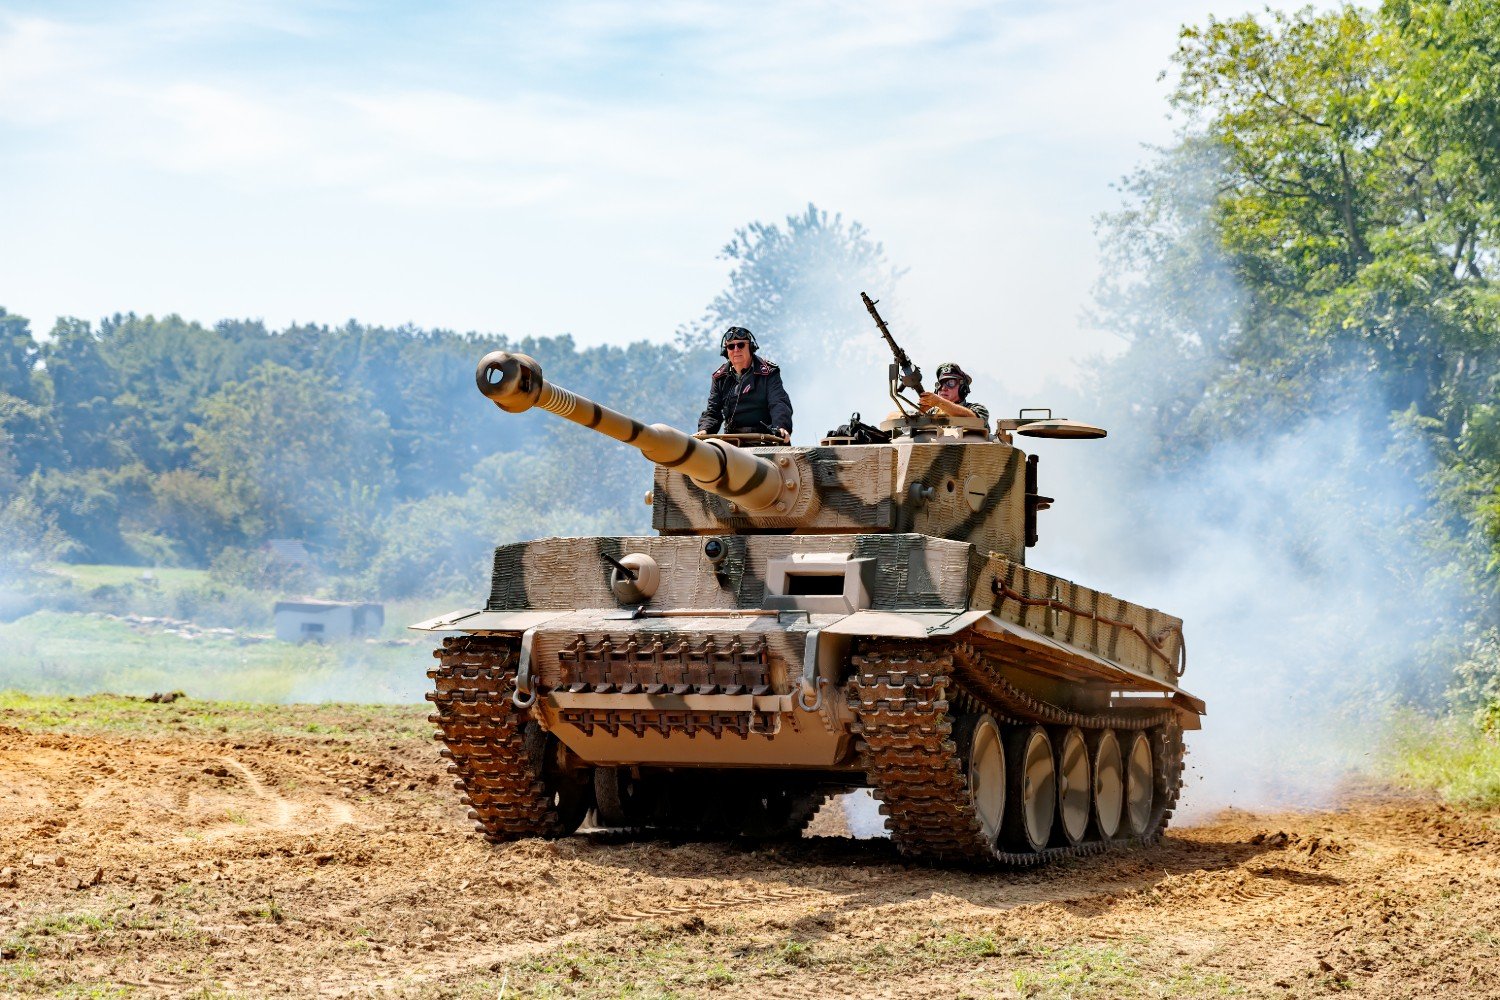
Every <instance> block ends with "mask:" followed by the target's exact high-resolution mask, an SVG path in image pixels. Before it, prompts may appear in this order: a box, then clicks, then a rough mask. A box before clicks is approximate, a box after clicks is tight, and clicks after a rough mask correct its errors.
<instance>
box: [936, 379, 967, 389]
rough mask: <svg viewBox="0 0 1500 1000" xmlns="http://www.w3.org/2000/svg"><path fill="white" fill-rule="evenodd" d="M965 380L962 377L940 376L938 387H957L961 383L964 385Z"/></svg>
mask: <svg viewBox="0 0 1500 1000" xmlns="http://www.w3.org/2000/svg"><path fill="white" fill-rule="evenodd" d="M963 381H964V380H963V379H961V378H955V377H951V376H950V377H948V378H940V379H938V384H937V387H938V388H939V389H956V388H958V387H959V386H960V385H963Z"/></svg>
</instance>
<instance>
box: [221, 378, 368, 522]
mask: <svg viewBox="0 0 1500 1000" xmlns="http://www.w3.org/2000/svg"><path fill="white" fill-rule="evenodd" d="M192 447H193V452H194V456H195V460H196V463H197V465H198V467H199V468H200V469H201V470H202V471H203V472H204V474H206V475H208V476H210V477H212V478H213V479H214V480H216V481H217V483H218V484H219V486H220V488H221V490H222V491H223V494H224V496H225V497H226V498H227V500H228V502H229V504H230V505H231V507H232V509H233V510H235V511H236V512H237V515H238V520H239V521H240V525H241V528H242V531H243V533H244V534H245V536H246V537H247V538H250V539H252V540H260V539H263V538H267V537H295V538H303V537H308V538H319V540H322V541H325V542H329V541H332V540H330V539H324V538H320V537H319V536H320V535H321V528H322V526H324V525H327V524H329V523H330V522H331V520H332V519H333V517H334V516H335V514H336V513H337V512H338V511H339V510H340V509H341V508H342V507H343V506H345V505H347V504H348V503H349V502H350V501H351V497H353V496H354V495H355V494H357V493H358V492H359V491H360V490H361V489H363V488H370V489H375V490H384V489H387V488H389V486H390V483H391V478H392V476H391V458H390V443H389V437H388V427H387V425H386V421H385V417H384V415H383V414H382V413H380V411H379V410H377V409H375V408H374V407H373V406H372V405H371V402H370V399H369V397H368V396H367V395H366V394H365V393H363V392H361V391H360V390H359V389H358V388H340V387H336V386H330V385H329V384H328V383H327V382H326V381H325V380H324V379H322V378H320V377H319V376H318V375H317V374H315V373H311V372H306V371H297V370H294V369H291V368H287V367H284V366H282V365H276V364H272V363H269V362H267V363H265V364H262V365H261V366H260V367H259V368H257V369H255V370H254V371H253V372H251V373H250V374H249V377H248V378H246V379H245V380H244V381H241V382H232V383H230V384H228V385H226V386H224V387H223V388H222V389H220V390H219V391H218V392H216V393H215V394H214V395H213V396H211V397H209V398H208V399H207V400H205V401H204V402H203V404H202V407H201V410H200V419H199V422H198V423H197V424H195V425H194V426H193V427H192Z"/></svg>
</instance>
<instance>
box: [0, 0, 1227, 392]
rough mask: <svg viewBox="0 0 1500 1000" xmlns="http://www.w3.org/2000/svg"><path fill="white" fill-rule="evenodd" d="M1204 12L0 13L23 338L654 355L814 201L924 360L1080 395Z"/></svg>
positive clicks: (1197, 5)
mask: <svg viewBox="0 0 1500 1000" xmlns="http://www.w3.org/2000/svg"><path fill="white" fill-rule="evenodd" d="M1210 9H1214V10H1215V12H1216V13H1217V14H1219V15H1221V16H1227V15H1233V14H1237V13H1240V12H1241V10H1242V8H1240V7H1228V8H1226V7H1223V6H1219V7H1217V8H1210V6H1209V5H1208V4H1206V3H1202V2H1187V0H1181V2H1179V0H1168V2H1162V3H1156V4H1140V3H1127V2H1112V0H1102V2H1081V0H1059V2H1056V3H1046V4H1043V3H992V4H977V3H923V4H911V3H883V2H878V0H872V2H867V3H858V4H855V3H836V4H814V3H793V2H780V0H772V2H767V3H762V4H754V5H752V4H741V5H732V4H710V3H698V2H690V0H684V2H669V3H660V4H649V5H647V4H618V3H556V4H535V5H519V4H502V3H484V4H480V3H473V4H465V3H424V4H394V3H386V4H361V3H352V2H350V3H317V2H299V3H282V2H271V0H267V2H256V0H243V2H238V3H222V4H208V3H170V2H169V3H129V2H125V3H66V2H64V3H56V2H53V3H17V2H6V0H0V199H3V200H0V206H3V216H0V217H3V220H4V222H3V228H0V232H3V237H0V305H3V306H4V307H6V308H7V309H9V310H10V311H12V312H18V313H21V314H23V315H26V316H28V317H30V318H31V320H32V322H33V327H34V328H36V329H38V330H46V329H47V328H49V327H50V326H51V324H52V321H53V319H54V318H55V317H56V316H58V315H61V314H67V315H74V316H79V317H82V318H85V319H97V318H98V317H99V316H101V315H105V314H108V313H112V312H115V311H130V310H133V311H136V312H139V313H155V314H157V315H162V314H166V313H171V312H176V313H180V314H182V315H183V316H185V317H188V318H191V319H197V320H201V321H203V322H205V323H211V322H213V321H215V320H217V319H221V318H227V317H250V318H262V319H264V320H265V321H266V322H267V323H269V324H271V325H273V326H280V325H283V324H285V323H288V322H290V321H293V320H296V321H301V322H319V323H340V322H342V321H344V320H345V319H349V318H357V319H360V320H362V321H366V322H371V323H383V324H399V323H405V322H411V323H415V324H418V325H421V326H444V327H450V328H457V329H461V330H467V329H480V330H492V331H499V332H505V333H511V334H516V335H525V334H553V333H563V332H571V333H572V334H574V336H576V337H577V338H578V340H579V341H580V342H582V343H585V344H593V343H601V342H625V341H629V340H634V339H639V338H642V337H647V338H653V339H660V338H664V337H667V336H670V334H671V332H672V331H673V329H674V328H675V327H676V326H677V325H678V324H679V323H682V322H684V321H686V320H688V319H691V318H692V317H694V316H697V315H698V314H700V312H701V310H702V308H703V306H704V305H706V304H707V302H708V301H709V300H710V299H711V298H712V297H713V295H714V294H715V293H716V292H717V291H718V290H719V288H720V287H721V286H722V283H723V279H724V275H725V274H726V272H727V265H726V264H725V263H724V262H722V261H719V260H717V259H716V253H717V251H718V249H719V247H720V246H721V245H722V244H723V243H724V242H726V241H727V239H728V238H729V236H730V235H731V233H732V232H733V230H734V229H735V228H736V227H738V226H742V225H744V224H746V223H748V222H750V221H752V220H775V219H780V218H782V217H784V216H785V215H786V214H788V213H792V212H796V211H798V210H799V209H801V208H802V207H803V206H805V205H806V204H807V203H808V202H810V201H811V202H815V203H817V204H818V205H819V206H820V207H822V208H826V209H829V210H832V211H838V212H842V213H843V214H844V215H845V217H847V218H852V219H857V220H859V221H861V222H863V223H864V224H865V225H866V226H867V227H868V228H869V229H870V230H871V231H872V232H873V234H874V235H875V236H876V237H877V238H879V239H881V240H882V241H884V243H885V245H886V248H887V252H888V254H889V256H890V258H891V260H892V261H893V262H894V263H895V264H897V265H899V266H902V267H905V268H907V269H908V272H907V275H906V277H905V278H904V279H903V281H902V284H901V286H900V288H899V290H898V294H897V295H896V296H895V297H894V298H895V299H897V300H899V301H898V302H894V303H893V305H894V308H895V310H896V314H897V315H899V316H900V318H901V320H902V328H903V330H905V331H906V333H907V335H908V336H909V337H910V338H911V343H910V344H909V345H908V346H910V347H914V348H915V349H917V350H918V351H922V352H924V353H925V352H927V351H933V352H940V353H943V354H944V355H945V356H946V355H948V354H954V353H961V354H963V355H964V356H966V357H971V358H974V359H975V367H976V368H977V369H979V374H980V375H981V377H982V378H986V379H987V380H989V381H991V382H992V383H995V384H997V385H998V386H1001V387H1006V388H1024V387H1025V386H1028V385H1035V384H1036V383H1037V382H1039V381H1040V380H1041V379H1042V378H1045V377H1049V376H1057V377H1064V378H1066V377H1067V372H1068V371H1069V367H1070V365H1072V364H1074V363H1075V362H1076V361H1077V360H1078V359H1081V358H1085V357H1087V356H1088V355H1090V354H1092V353H1094V352H1097V351H1101V350H1109V349H1111V348H1112V347H1113V346H1114V341H1113V338H1112V337H1110V336H1109V335H1108V334H1106V333H1102V332H1100V331H1098V330H1094V329H1091V328H1090V326H1089V324H1088V323H1087V322H1086V321H1085V320H1084V319H1083V318H1082V312H1083V309H1084V308H1085V306H1086V304H1087V298H1088V294H1089V289H1090V287H1091V285H1092V284H1093V282H1094V280H1095V278H1096V277H1097V263H1096V258H1097V254H1096V247H1095V240H1094V236H1093V232H1092V219H1093V218H1094V217H1095V216H1096V215H1097V214H1098V213H1099V212H1100V211H1103V210H1106V209H1109V208H1112V207H1114V206H1115V205H1116V204H1117V201H1118V196H1117V194H1116V193H1115V192H1113V191H1112V190H1111V188H1110V184H1111V182H1113V181H1115V180H1117V179H1118V178H1119V177H1120V176H1121V175H1122V174H1124V173H1126V172H1127V171H1129V170H1130V169H1131V168H1132V167H1133V166H1134V165H1136V164H1137V163H1138V162H1140V161H1141V160H1142V158H1143V157H1144V155H1145V154H1144V152H1143V150H1142V144H1143V143H1153V142H1157V143H1159V142H1164V141H1167V140H1169V139H1170V137H1171V133H1172V125H1171V123H1170V122H1169V121H1168V120H1167V118H1166V105H1165V99H1164V98H1165V94H1166V90H1167V84H1166V83H1165V82H1163V81H1161V80H1160V79H1159V78H1158V77H1159V74H1160V72H1161V71H1162V70H1163V69H1165V68H1167V66H1168V59H1169V56H1170V53H1171V52H1172V50H1173V48H1174V46H1175V38H1176V31H1177V28H1178V26H1179V25H1180V24H1181V23H1183V22H1200V21H1202V20H1204V19H1205V18H1206V17H1207V14H1208V12H1209V10H1210ZM856 291H857V290H856ZM872 293H874V290H872ZM851 298H852V300H853V307H854V308H857V307H858V300H857V298H853V292H851ZM888 301H890V299H888ZM766 333H767V334H768V335H769V336H768V338H767V339H770V340H772V341H774V331H766ZM953 344H957V345H961V349H960V350H959V351H954V350H951V349H949V345H953Z"/></svg>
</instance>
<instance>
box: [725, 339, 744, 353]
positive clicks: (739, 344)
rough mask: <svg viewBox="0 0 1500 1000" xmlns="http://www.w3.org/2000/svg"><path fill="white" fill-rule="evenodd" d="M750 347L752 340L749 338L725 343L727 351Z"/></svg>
mask: <svg viewBox="0 0 1500 1000" xmlns="http://www.w3.org/2000/svg"><path fill="white" fill-rule="evenodd" d="M749 347H750V341H748V340H731V341H730V342H729V343H727V344H725V345H724V349H725V350H727V351H743V350H747V349H749Z"/></svg>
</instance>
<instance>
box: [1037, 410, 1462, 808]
mask: <svg viewBox="0 0 1500 1000" xmlns="http://www.w3.org/2000/svg"><path fill="white" fill-rule="evenodd" d="M1361 390H1364V391H1361ZM1344 399H1345V404H1344V405H1342V406H1338V407H1334V408H1333V409H1334V410H1335V411H1336V415H1331V416H1321V417H1310V418H1308V419H1306V420H1305V421H1304V422H1302V423H1300V424H1299V425H1297V426H1294V427H1282V428H1273V427H1268V428H1266V431H1265V433H1264V435H1263V436H1261V437H1259V438H1257V439H1254V440H1244V441H1231V442H1226V443H1223V444H1220V445H1219V446H1217V447H1215V448H1213V449H1212V450H1211V451H1210V452H1209V453H1208V454H1207V455H1205V456H1204V457H1203V458H1202V460H1201V461H1199V462H1197V463H1195V464H1194V465H1192V466H1191V467H1190V468H1188V469H1187V470H1185V471H1182V472H1177V473H1168V472H1166V471H1165V470H1161V471H1156V470H1152V469H1148V468H1140V467H1137V468H1123V467H1122V466H1121V459H1122V458H1124V456H1128V455H1132V454H1135V455H1139V454H1140V453H1141V452H1142V450H1143V449H1141V448H1139V447H1137V446H1138V445H1139V444H1140V443H1141V442H1140V441H1139V439H1138V435H1139V433H1140V429H1139V428H1136V427H1132V426H1129V425H1126V426H1123V427H1116V428H1113V431H1114V432H1115V433H1113V434H1112V436H1111V438H1109V439H1106V440H1105V441H1102V442H1078V443H1074V442H1051V441H1043V442H1039V443H1036V444H1033V445H1030V446H1029V447H1030V448H1031V449H1032V450H1035V451H1037V452H1038V453H1039V454H1040V455H1041V456H1042V458H1041V488H1042V492H1043V493H1046V494H1048V495H1051V496H1055V497H1057V498H1058V503H1057V504H1056V506H1055V507H1054V509H1053V510H1050V511H1047V512H1046V513H1044V514H1043V515H1042V521H1041V525H1040V532H1041V535H1042V542H1041V544H1040V545H1039V546H1038V547H1037V548H1035V549H1033V550H1032V551H1031V554H1030V555H1029V557H1028V562H1030V563H1031V564H1033V565H1035V566H1036V567H1037V568H1040V569H1043V570H1046V571H1048V572H1054V573H1057V574H1059V575H1061V576H1064V577H1066V578H1069V579H1074V580H1077V581H1078V582H1080V583H1083V584H1086V585H1088V586H1092V587H1097V588H1099V589H1103V590H1107V591H1109V592H1112V593H1116V594H1118V595H1119V596H1121V597H1124V598H1126V599H1127V600H1131V601H1135V602H1137V603H1143V604H1149V605H1152V606H1155V607H1159V608H1161V609H1162V610H1164V611H1167V612H1168V613H1171V614H1175V615H1178V616H1180V617H1182V618H1183V619H1184V621H1185V626H1184V631H1185V634H1186V638H1187V643H1188V650H1189V653H1190V656H1189V661H1188V670H1187V673H1186V674H1185V675H1184V677H1183V678H1182V685H1183V687H1184V688H1185V689H1186V690H1188V691H1191V692H1192V693H1193V694H1196V695H1198V696H1199V697H1202V698H1203V699H1205V701H1206V702H1207V704H1208V713H1209V714H1208V716H1207V717H1206V718H1205V719H1204V724H1203V729H1202V731H1201V732H1194V733H1189V734H1188V736H1187V742H1188V748H1189V759H1188V767H1189V770H1188V778H1187V789H1186V792H1185V796H1184V802H1183V809H1182V810H1181V812H1182V813H1184V814H1185V815H1187V816H1188V817H1189V818H1190V817H1192V816H1201V815H1203V814H1204V813H1205V812H1208V811H1211V810H1215V809H1218V808H1220V807H1223V806H1229V805H1234V806H1239V807H1242V808H1262V807H1287V806H1314V805H1319V804H1326V803H1328V802H1329V801H1330V799H1331V797H1332V796H1333V795H1334V793H1335V792H1336V790H1337V788H1338V786H1339V785H1340V783H1341V782H1343V781H1345V780H1346V779H1347V778H1349V777H1350V776H1351V775H1354V774H1357V773H1359V772H1361V771H1362V770H1363V769H1364V768H1365V766H1366V765H1367V763H1368V761H1369V755H1370V753H1371V751H1372V750H1373V749H1374V748H1375V747H1376V746H1377V745H1378V741H1379V735H1380V729H1381V724H1382V719H1383V718H1384V716H1385V713H1386V712H1387V711H1388V710H1389V709H1390V707H1391V706H1392V705H1393V703H1395V702H1397V701H1399V700H1408V699H1418V700H1426V699H1431V698H1433V697H1435V696H1436V695H1437V694H1438V693H1439V692H1440V690H1441V683H1442V682H1441V678H1440V677H1439V676H1437V671H1436V670H1435V669H1434V668H1433V666H1432V665H1430V664H1428V663H1427V662H1426V661H1425V659H1424V655H1423V650H1424V647H1425V646H1426V645H1427V644H1429V643H1430V642H1431V640H1432V639H1433V638H1434V636H1435V635H1436V634H1437V632H1438V630H1439V629H1441V628H1442V626H1443V623H1444V622H1445V620H1447V618H1448V616H1449V614H1450V610H1449V607H1448V604H1447V602H1446V601H1445V600H1444V597H1443V595H1442V594H1441V593H1440V592H1434V591H1433V590H1432V589H1431V588H1430V587H1428V586H1427V579H1426V575H1427V566H1428V559H1427V557H1426V554H1425V552H1424V549H1423V546H1422V544H1421V537H1420V531H1419V529H1418V525H1419V523H1420V522H1419V521H1418V515H1419V513H1420V512H1421V511H1422V510H1423V509H1424V499H1423V495H1422V488H1421V480H1422V477H1423V476H1424V475H1425V474H1426V473H1427V472H1428V471H1429V469H1430V461H1429V458H1428V456H1427V454H1426V452H1425V450H1424V449H1423V448H1422V447H1421V445H1420V443H1419V442H1417V441H1415V440H1411V439H1407V438H1405V437H1404V436H1403V435H1401V434H1400V433H1398V432H1394V431H1393V430H1392V429H1391V422H1390V419H1389V417H1388V411H1387V410H1386V409H1385V408H1384V407H1383V406H1382V405H1381V401H1380V398H1379V394H1378V393H1376V392H1373V391H1370V390H1368V389H1367V388H1366V387H1361V386H1350V387H1348V388H1347V389H1346V392H1345V396H1344ZM1070 405H1081V404H1070ZM1077 415H1078V416H1079V417H1080V418H1083V419H1087V418H1088V417H1089V416H1090V415H1089V414H1088V413H1086V412H1082V411H1080V412H1079V413H1078V414H1077ZM1133 438H1134V439H1135V440H1133ZM1112 450H1113V451H1114V452H1115V454H1114V455H1113V456H1111V455H1109V452H1110V451H1112Z"/></svg>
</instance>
